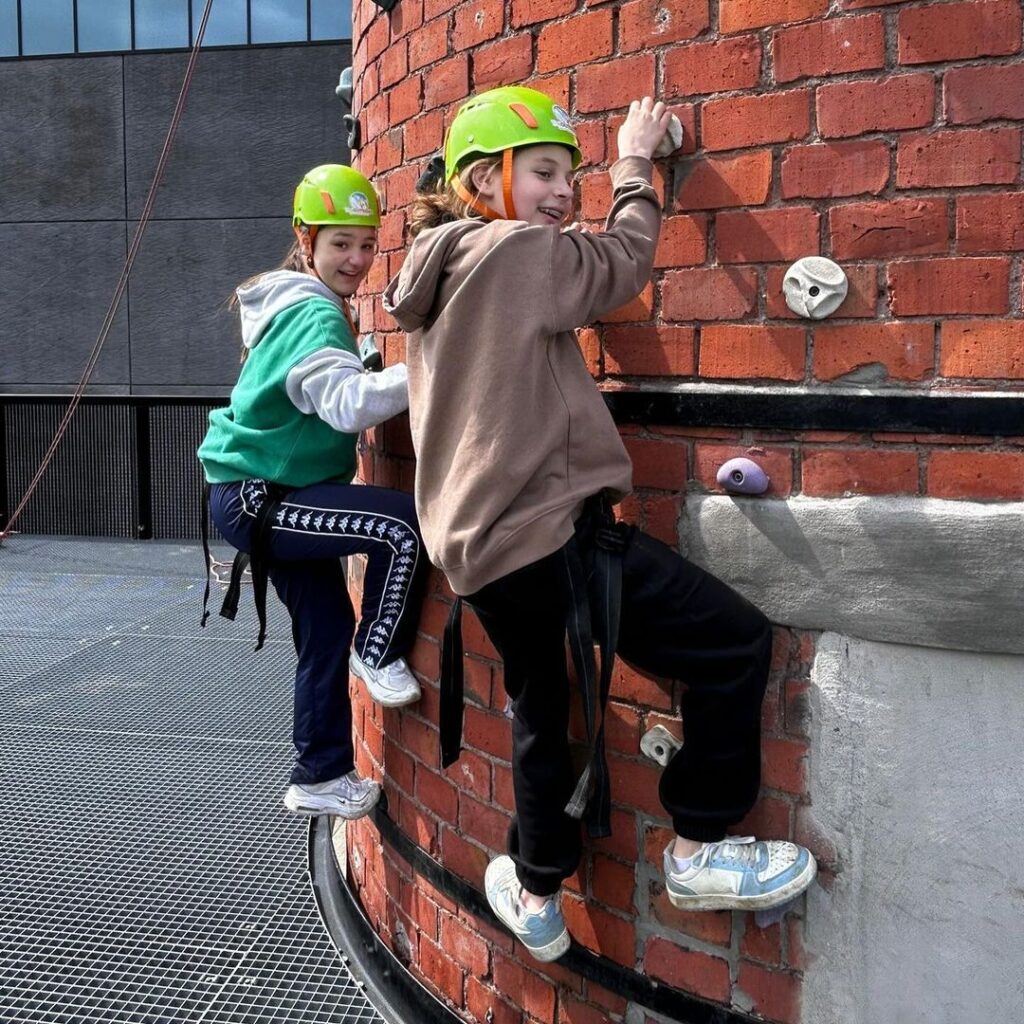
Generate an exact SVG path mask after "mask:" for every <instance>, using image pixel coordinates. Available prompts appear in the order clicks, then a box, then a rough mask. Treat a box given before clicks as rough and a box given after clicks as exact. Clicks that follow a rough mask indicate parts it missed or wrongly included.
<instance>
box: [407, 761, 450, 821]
mask: <svg viewBox="0 0 1024 1024" xmlns="http://www.w3.org/2000/svg"><path fill="white" fill-rule="evenodd" d="M416 799H417V800H419V802H420V803H421V804H423V806H424V807H427V808H429V809H430V810H432V811H433V812H434V813H435V814H436V815H437V816H438V817H439V818H442V819H443V820H444V821H454V820H455V816H456V814H457V813H458V807H459V791H458V790H457V789H456V788H455V787H454V786H453V785H452V784H451V783H450V782H446V781H445V780H444V779H442V778H440V777H439V776H437V775H435V774H434V773H433V772H427V771H419V772H417V773H416Z"/></svg>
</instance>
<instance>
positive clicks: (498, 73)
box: [473, 35, 533, 90]
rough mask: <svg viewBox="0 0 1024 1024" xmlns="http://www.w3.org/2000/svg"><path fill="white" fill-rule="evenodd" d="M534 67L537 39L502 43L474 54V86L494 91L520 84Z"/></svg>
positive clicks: (527, 36) (512, 39) (505, 40)
mask: <svg viewBox="0 0 1024 1024" xmlns="http://www.w3.org/2000/svg"><path fill="white" fill-rule="evenodd" d="M532 67H533V39H532V38H531V37H530V36H529V35H518V36H512V37H511V38H510V39H501V40H499V41H498V42H496V43H491V44H490V45H489V46H481V47H480V49H479V50H474V51H473V86H474V88H475V89H478V90H479V89H480V88H481V87H482V86H485V85H486V86H490V87H494V86H497V85H508V84H510V83H514V82H520V81H522V79H524V78H525V77H526V76H527V75H529V73H530V69H531V68H532Z"/></svg>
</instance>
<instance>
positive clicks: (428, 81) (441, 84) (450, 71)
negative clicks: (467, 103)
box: [423, 54, 469, 109]
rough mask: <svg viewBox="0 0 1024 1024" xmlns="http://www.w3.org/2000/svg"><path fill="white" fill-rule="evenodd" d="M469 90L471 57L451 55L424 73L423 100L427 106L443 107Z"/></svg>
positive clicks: (428, 107)
mask: <svg viewBox="0 0 1024 1024" xmlns="http://www.w3.org/2000/svg"><path fill="white" fill-rule="evenodd" d="M468 92H469V58H468V57H467V56H466V55H465V54H460V55H459V56H457V57H451V58H450V59H448V60H446V61H442V62H441V63H440V64H435V65H434V66H433V67H431V68H428V69H427V70H426V71H425V72H424V75H423V101H424V103H425V105H426V107H427V109H430V108H431V107H443V106H444V105H445V104H447V103H453V102H454V101H455V100H461V99H463V98H464V97H465V96H466V95H467V94H468Z"/></svg>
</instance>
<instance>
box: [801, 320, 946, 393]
mask: <svg viewBox="0 0 1024 1024" xmlns="http://www.w3.org/2000/svg"><path fill="white" fill-rule="evenodd" d="M934 351H935V330H934V328H933V327H932V325H931V324H930V323H920V322H918V321H912V322H910V323H899V322H896V323H892V322H885V323H873V324H843V325H831V324H829V325H826V324H820V325H818V326H817V327H816V328H815V331H814V356H813V365H814V376H815V377H816V378H817V379H818V380H836V379H837V378H839V377H842V376H844V375H845V374H848V373H852V372H854V371H855V370H861V371H863V370H864V369H865V368H866V367H872V366H875V365H877V366H879V367H880V368H881V369H882V370H883V371H884V373H883V374H882V377H883V379H889V380H924V379H925V378H926V377H928V376H929V375H930V374H931V371H932V368H933V366H934V362H935V357H934Z"/></svg>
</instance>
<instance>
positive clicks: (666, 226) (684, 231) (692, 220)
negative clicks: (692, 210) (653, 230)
mask: <svg viewBox="0 0 1024 1024" xmlns="http://www.w3.org/2000/svg"><path fill="white" fill-rule="evenodd" d="M707 253H708V219H707V217H706V216H704V215H702V214H697V215H695V216H676V217H666V218H665V220H663V221H662V222H661V233H660V234H659V236H658V248H657V250H656V251H655V253H654V265H655V267H687V266H696V265H698V264H700V263H703V262H704V260H705V259H706V258H707Z"/></svg>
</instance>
